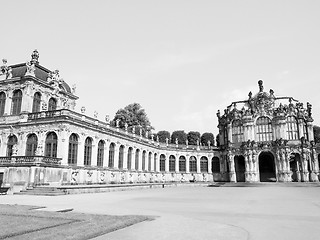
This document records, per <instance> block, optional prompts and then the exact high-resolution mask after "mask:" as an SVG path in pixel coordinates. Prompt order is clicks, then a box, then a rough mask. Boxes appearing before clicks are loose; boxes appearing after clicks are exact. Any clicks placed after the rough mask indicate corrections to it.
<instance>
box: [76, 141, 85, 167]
mask: <svg viewBox="0 0 320 240" xmlns="http://www.w3.org/2000/svg"><path fill="white" fill-rule="evenodd" d="M77 166H84V140H83V139H82V138H81V139H79V142H78V158H77Z"/></svg>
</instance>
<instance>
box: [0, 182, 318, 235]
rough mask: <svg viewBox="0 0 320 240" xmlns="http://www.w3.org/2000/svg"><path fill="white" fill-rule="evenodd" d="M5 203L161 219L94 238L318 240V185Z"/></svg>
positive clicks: (18, 198) (4, 199)
mask: <svg viewBox="0 0 320 240" xmlns="http://www.w3.org/2000/svg"><path fill="white" fill-rule="evenodd" d="M0 203H1V204H21V205H37V206H46V207H47V210H48V211H57V210H63V209H68V208H73V209H74V210H73V211H77V212H83V213H94V214H113V215H128V214H141V215H152V216H157V217H156V220H154V221H150V222H143V223H139V224H136V225H133V226H130V227H128V228H125V229H122V230H118V231H115V232H112V233H109V234H107V235H103V236H100V237H97V238H95V240H103V239H108V240H109V239H116V240H117V239H119V240H120V239H121V240H126V239H131V240H132V239H139V240H140V239H142V240H143V239H146V240H147V239H148V240H151V239H152V240H154V239H175V240H180V239H184V240H185V239H210V240H213V239H225V240H228V239H237V240H242V239H254V240H260V239H261V240H264V239H268V240H269V239H279V240H283V239H290V240H295V239H320V238H319V226H320V188H318V187H288V188H286V187H278V186H276V185H275V186H268V187H250V188H246V187H242V188H237V187H228V188H208V187H178V188H164V189H160V188H159V189H147V190H132V191H124V192H108V193H97V194H79V195H65V196H54V197H46V196H22V195H6V196H0Z"/></svg>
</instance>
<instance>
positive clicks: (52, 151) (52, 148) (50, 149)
mask: <svg viewBox="0 0 320 240" xmlns="http://www.w3.org/2000/svg"><path fill="white" fill-rule="evenodd" d="M45 144H46V145H45V156H46V157H54V158H56V157H57V149H58V136H57V134H56V133H55V132H50V133H48V135H47V138H46V143H45Z"/></svg>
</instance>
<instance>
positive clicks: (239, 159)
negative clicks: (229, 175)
mask: <svg viewBox="0 0 320 240" xmlns="http://www.w3.org/2000/svg"><path fill="white" fill-rule="evenodd" d="M234 164H235V171H236V178H237V182H245V170H246V167H245V161H244V156H242V155H240V156H234Z"/></svg>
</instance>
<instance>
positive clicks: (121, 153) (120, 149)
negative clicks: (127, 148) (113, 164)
mask: <svg viewBox="0 0 320 240" xmlns="http://www.w3.org/2000/svg"><path fill="white" fill-rule="evenodd" d="M123 154H124V146H123V145H121V146H120V147H119V162H118V168H119V169H123Z"/></svg>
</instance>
